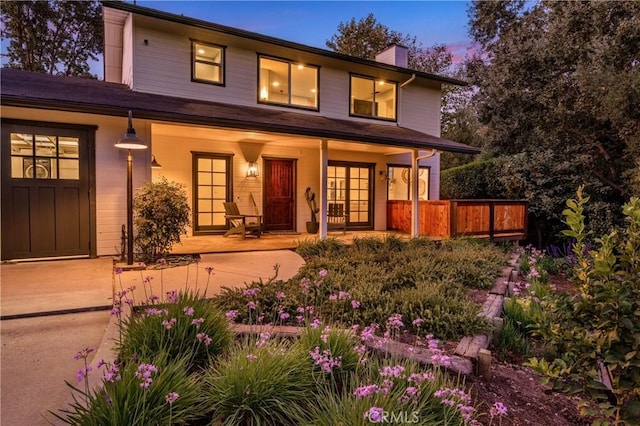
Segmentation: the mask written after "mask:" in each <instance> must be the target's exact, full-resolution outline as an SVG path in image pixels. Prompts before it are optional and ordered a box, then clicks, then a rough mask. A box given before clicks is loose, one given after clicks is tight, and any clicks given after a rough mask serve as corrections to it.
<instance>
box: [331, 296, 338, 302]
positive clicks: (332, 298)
mask: <svg viewBox="0 0 640 426" xmlns="http://www.w3.org/2000/svg"><path fill="white" fill-rule="evenodd" d="M329 300H331V301H335V300H338V295H337V294H330V295H329Z"/></svg>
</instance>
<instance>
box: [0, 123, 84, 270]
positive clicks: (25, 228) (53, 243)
mask: <svg viewBox="0 0 640 426" xmlns="http://www.w3.org/2000/svg"><path fill="white" fill-rule="evenodd" d="M6 124H7V122H3V129H2V259H3V260H6V259H22V258H40V257H62V256H83V255H90V254H92V252H91V250H92V248H91V233H92V227H91V211H90V208H91V207H90V181H91V179H90V163H91V161H90V158H91V156H90V153H91V152H92V151H91V146H92V143H90V142H91V141H93V133H92V132H91V131H88V130H83V129H73V128H68V129H61V128H57V127H44V126H30V125H18V124H9V125H6Z"/></svg>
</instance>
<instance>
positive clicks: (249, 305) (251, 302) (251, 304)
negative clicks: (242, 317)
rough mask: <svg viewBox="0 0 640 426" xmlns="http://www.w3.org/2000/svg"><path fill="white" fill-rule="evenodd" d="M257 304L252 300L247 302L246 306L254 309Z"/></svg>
mask: <svg viewBox="0 0 640 426" xmlns="http://www.w3.org/2000/svg"><path fill="white" fill-rule="evenodd" d="M257 306H258V303H257V302H254V301H249V302H247V308H249V309H255V308H256V307H257Z"/></svg>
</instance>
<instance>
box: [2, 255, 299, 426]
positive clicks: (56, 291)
mask: <svg viewBox="0 0 640 426" xmlns="http://www.w3.org/2000/svg"><path fill="white" fill-rule="evenodd" d="M276 264H277V265H279V274H278V278H281V279H284V280H286V279H289V278H291V277H293V276H294V275H295V274H296V273H297V272H298V269H299V268H300V267H301V266H302V265H303V264H304V261H303V260H302V258H301V257H300V256H298V255H297V254H296V253H294V252H292V251H290V250H274V251H262V252H246V253H218V254H206V255H202V256H201V260H200V262H199V263H197V264H195V263H194V264H190V265H185V266H179V267H175V268H167V269H163V270H152V269H147V270H142V271H125V272H122V273H121V274H118V275H114V274H113V260H112V259H111V258H102V259H82V260H62V261H51V262H26V263H19V264H2V265H1V266H0V274H1V275H0V280H1V281H0V287H1V295H2V300H1V305H0V306H1V313H2V319H3V320H2V321H1V322H0V327H1V329H2V336H1V338H2V352H1V359H0V364H1V368H2V369H1V376H0V381H1V388H0V403H1V405H0V424H2V425H5V424H6V425H12V426H23V425H24V426H38V425H48V424H60V422H59V421H57V420H55V419H54V418H52V416H51V415H50V414H48V411H49V410H52V411H57V410H58V409H60V408H64V406H65V405H66V403H68V402H70V396H71V392H70V390H69V388H68V387H67V386H66V385H65V383H64V381H65V380H67V381H69V382H70V383H73V384H76V383H77V382H76V380H75V372H76V371H77V369H78V368H80V367H81V365H80V362H79V361H74V360H73V355H74V354H75V353H77V352H78V351H80V350H82V349H84V348H86V347H94V348H96V349H97V352H94V357H96V358H95V359H93V358H90V359H89V362H92V363H93V362H94V361H97V360H99V359H101V358H104V356H103V351H102V350H103V349H105V348H106V350H107V351H108V350H110V348H112V347H113V338H111V337H109V336H108V335H105V332H107V333H108V331H107V330H113V329H114V324H113V317H110V315H109V311H108V310H107V309H108V308H109V307H110V306H111V303H112V300H111V298H112V295H113V290H114V287H115V289H116V290H119V289H120V286H121V285H122V287H123V288H126V287H130V286H132V285H134V286H136V290H135V298H136V302H143V301H144V300H145V289H146V291H147V295H146V296H147V297H148V296H150V295H151V294H156V295H160V294H161V291H164V292H166V291H169V290H184V288H185V286H186V287H187V288H188V289H190V290H194V291H195V290H198V291H199V292H200V293H201V294H202V293H203V292H204V290H205V288H206V289H207V295H208V296H212V295H214V294H215V293H217V292H219V291H220V289H221V288H222V287H242V286H244V284H245V283H250V282H252V281H257V280H260V279H262V280H263V281H266V280H268V279H269V278H270V277H273V276H274V274H275V272H274V265H276ZM209 267H212V268H213V272H212V274H211V275H209V273H208V271H207V268H209ZM148 277H151V278H148ZM145 280H146V281H147V283H144V281H145ZM207 281H209V284H208V287H207ZM99 308H102V309H105V310H101V311H97V312H83V311H91V310H93V309H99ZM61 312H71V313H68V314H66V315H62V314H61ZM43 416H44V417H43ZM45 417H46V419H45Z"/></svg>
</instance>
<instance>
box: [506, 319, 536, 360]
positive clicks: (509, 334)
mask: <svg viewBox="0 0 640 426" xmlns="http://www.w3.org/2000/svg"><path fill="white" fill-rule="evenodd" d="M498 351H499V352H500V354H501V355H502V356H506V355H507V354H512V353H515V354H518V355H528V354H529V351H530V348H529V341H528V340H527V338H526V336H525V334H523V333H522V331H521V328H520V327H519V326H518V324H517V323H516V322H515V321H514V320H513V319H511V318H509V317H506V318H505V319H504V323H503V325H502V330H501V331H500V338H499V339H498Z"/></svg>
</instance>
